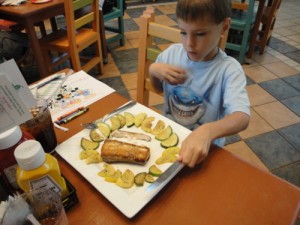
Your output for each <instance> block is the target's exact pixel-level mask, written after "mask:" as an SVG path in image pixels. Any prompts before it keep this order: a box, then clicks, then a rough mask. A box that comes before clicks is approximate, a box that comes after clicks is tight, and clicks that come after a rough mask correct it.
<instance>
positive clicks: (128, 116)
mask: <svg viewBox="0 0 300 225" xmlns="http://www.w3.org/2000/svg"><path fill="white" fill-rule="evenodd" d="M124 117H125V121H126V126H127V127H132V126H133V125H134V115H132V114H131V113H130V112H124Z"/></svg>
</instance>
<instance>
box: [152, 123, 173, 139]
mask: <svg viewBox="0 0 300 225" xmlns="http://www.w3.org/2000/svg"><path fill="white" fill-rule="evenodd" d="M172 133H173V129H172V127H171V126H170V125H168V126H167V127H166V128H165V129H163V130H162V131H161V132H160V133H158V134H157V135H155V138H156V139H157V140H159V141H163V140H166V139H167V138H169V137H170V136H171V134H172Z"/></svg>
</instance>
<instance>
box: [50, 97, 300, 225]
mask: <svg viewBox="0 0 300 225" xmlns="http://www.w3.org/2000/svg"><path fill="white" fill-rule="evenodd" d="M126 101H128V100H127V99H125V98H124V97H122V96H120V95H119V94H117V93H113V94H111V95H108V96H106V97H105V98H103V99H101V100H99V101H97V102H96V103H94V104H92V105H91V106H89V111H88V112H87V113H85V114H83V115H82V116H80V117H78V118H76V119H75V120H72V121H71V122H70V123H68V124H66V127H68V128H70V131H69V132H63V131H60V130H56V134H57V137H58V141H59V143H61V142H63V141H64V140H66V139H67V138H69V137H71V136H73V135H74V134H76V133H78V132H79V131H81V129H82V128H81V126H80V123H84V122H90V121H92V120H95V119H98V118H99V117H101V116H103V115H105V114H106V113H108V112H110V111H112V110H113V109H115V108H117V107H119V106H120V105H122V104H123V103H125V102H126ZM78 144H79V143H78ZM70 151H72V149H70ZM57 158H58V160H59V163H60V167H61V171H62V173H63V175H64V176H65V177H66V178H67V179H68V180H69V181H70V182H71V183H72V184H73V186H74V187H75V188H76V191H77V196H78V198H79V202H80V203H79V204H78V205H76V206H75V207H74V208H72V209H71V210H70V211H68V212H67V216H68V219H69V224H72V225H76V224H78V225H82V224H86V225H92V224H93V225H100V224H101V225H110V224H113V225H119V224H155V225H166V224H172V225H176V224H178V225H182V224H189V225H193V224H197V225H201V224H205V225H227V224H228V225H240V224H242V225H253V224H255V225H266V224H273V225H275V224H278V225H285V224H293V222H294V221H295V220H296V217H297V216H298V214H299V209H300V189H299V188H297V187H296V186H293V185H291V184H290V183H288V182H286V181H284V180H282V179H280V178H278V177H276V176H274V175H272V174H271V173H268V172H266V171H262V170H260V169H258V168H256V167H254V166H252V165H250V164H248V163H247V162H245V161H243V160H241V159H239V158H237V157H236V156H234V155H233V154H232V153H230V152H228V151H226V150H224V149H220V148H219V149H212V150H211V152H210V154H209V156H208V157H207V159H206V160H205V161H204V162H203V163H202V165H201V166H199V167H198V168H194V169H189V168H184V169H183V170H182V171H181V172H180V173H179V174H178V175H177V176H175V178H174V179H173V180H172V181H171V182H170V183H169V184H168V185H167V186H166V187H165V188H164V189H163V190H162V191H161V192H160V193H159V194H158V195H157V196H156V197H154V198H153V199H152V200H151V202H150V203H148V205H146V206H145V208H144V209H142V210H141V211H140V212H139V213H138V214H137V215H136V216H135V217H134V218H132V219H128V218H127V217H125V216H124V215H123V214H122V213H121V212H120V211H119V210H118V209H116V208H115V207H114V206H113V205H112V204H111V203H110V202H109V201H108V200H107V199H106V198H105V197H104V196H102V195H101V193H99V192H98V191H97V190H96V189H95V188H94V187H93V186H92V185H90V184H89V183H88V181H86V180H85V179H84V177H82V176H81V175H80V174H79V173H78V172H77V171H76V170H75V169H73V168H72V166H70V165H69V164H68V163H67V162H66V161H64V160H63V159H61V158H60V157H59V156H57ZM95 176H96V175H95ZM128 207H130V203H128Z"/></svg>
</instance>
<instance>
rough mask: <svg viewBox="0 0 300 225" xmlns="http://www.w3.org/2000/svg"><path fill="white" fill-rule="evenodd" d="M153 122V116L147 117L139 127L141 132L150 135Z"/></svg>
mask: <svg viewBox="0 0 300 225" xmlns="http://www.w3.org/2000/svg"><path fill="white" fill-rule="evenodd" d="M154 120H155V118H154V117H153V116H150V117H147V118H146V119H145V120H144V121H143V122H142V125H141V128H142V130H143V131H145V132H147V133H152V129H151V127H152V122H153V121H154Z"/></svg>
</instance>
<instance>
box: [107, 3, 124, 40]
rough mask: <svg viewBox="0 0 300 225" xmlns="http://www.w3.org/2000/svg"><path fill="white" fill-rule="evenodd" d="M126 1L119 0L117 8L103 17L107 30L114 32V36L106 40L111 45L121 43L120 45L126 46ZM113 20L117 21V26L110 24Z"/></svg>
mask: <svg viewBox="0 0 300 225" xmlns="http://www.w3.org/2000/svg"><path fill="white" fill-rule="evenodd" d="M124 1H125V0H117V6H115V7H113V8H112V10H111V11H110V12H108V13H106V14H104V15H103V18H104V27H105V30H107V31H110V32H113V33H114V35H113V36H111V37H108V38H106V43H107V44H110V43H112V42H115V41H120V45H121V46H124V44H125V36H124V19H123V14H124ZM112 20H117V26H115V25H111V24H109V22H113V21H112Z"/></svg>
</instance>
